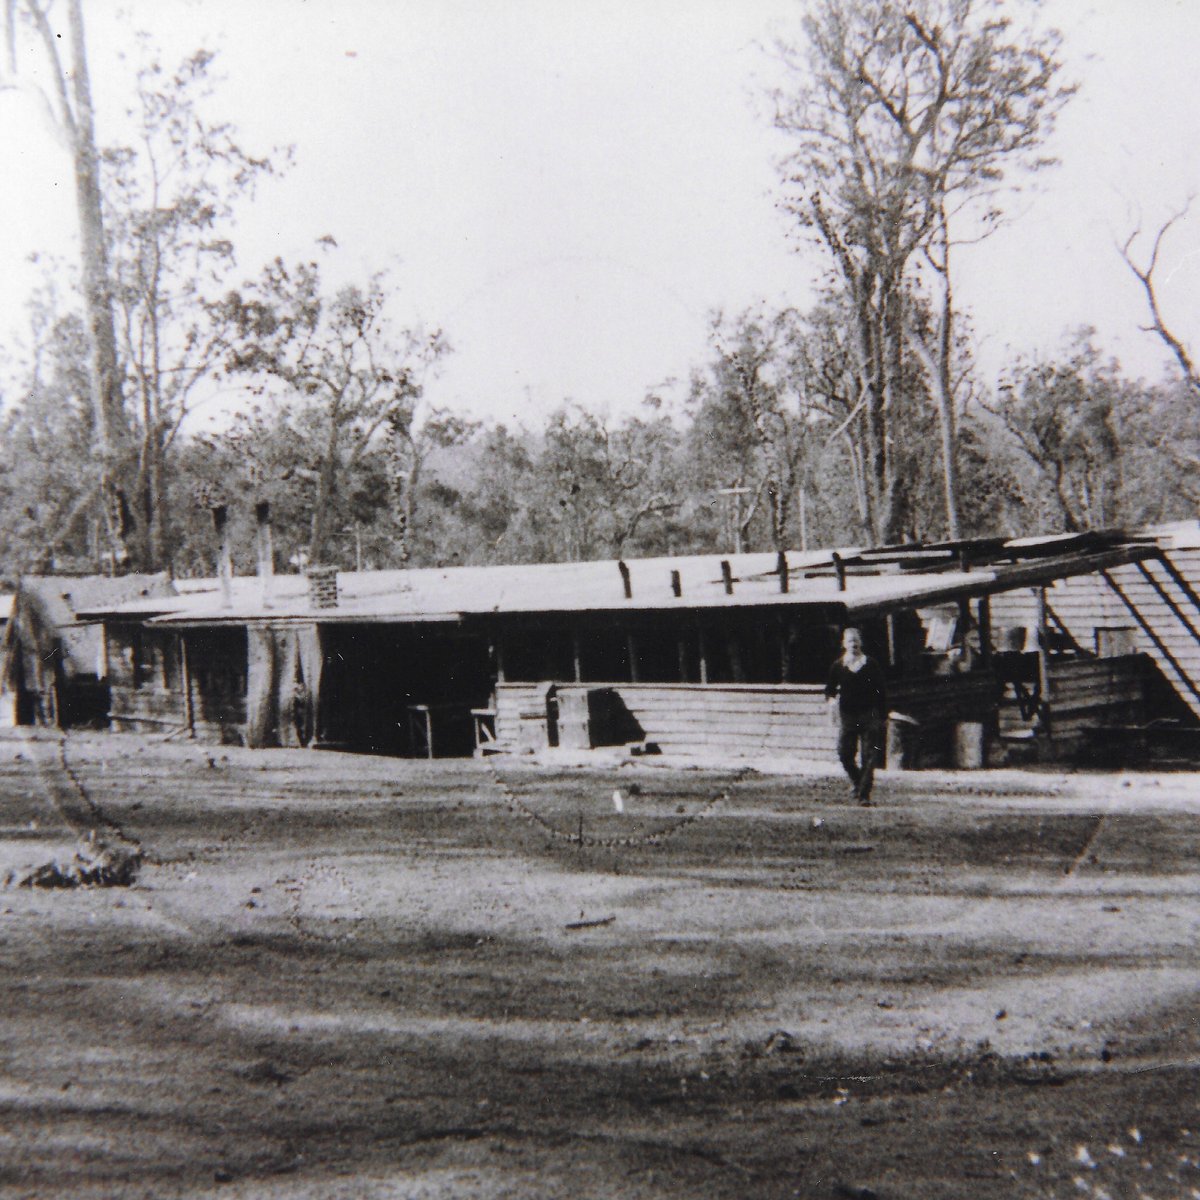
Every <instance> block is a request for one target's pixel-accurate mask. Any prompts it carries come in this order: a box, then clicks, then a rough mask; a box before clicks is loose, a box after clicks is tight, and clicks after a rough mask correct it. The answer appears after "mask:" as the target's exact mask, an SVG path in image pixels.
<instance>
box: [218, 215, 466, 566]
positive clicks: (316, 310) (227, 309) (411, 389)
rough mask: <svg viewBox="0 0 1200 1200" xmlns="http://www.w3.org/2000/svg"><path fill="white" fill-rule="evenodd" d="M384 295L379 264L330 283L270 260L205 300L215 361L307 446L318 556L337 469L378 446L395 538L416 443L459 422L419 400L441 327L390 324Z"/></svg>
mask: <svg viewBox="0 0 1200 1200" xmlns="http://www.w3.org/2000/svg"><path fill="white" fill-rule="evenodd" d="M322 241H324V242H326V243H331V242H332V239H331V238H325V239H322ZM388 301H389V292H388V287H387V281H386V278H385V277H384V276H383V275H382V274H376V275H373V276H372V277H371V278H370V279H369V280H368V281H367V282H366V283H365V284H361V285H356V284H351V285H347V286H345V287H342V288H337V289H332V290H331V289H328V288H326V286H325V284H324V281H323V279H322V276H321V269H320V266H319V265H318V263H317V262H315V261H308V262H302V263H298V264H295V265H292V266H289V265H287V264H285V263H284V262H283V261H282V260H281V259H276V260H275V261H274V262H273V263H271V264H269V265H268V266H267V267H265V268H264V269H263V271H262V272H261V274H260V275H259V277H258V278H257V279H256V280H253V281H251V282H249V283H247V284H246V285H245V286H243V287H241V288H236V289H232V290H230V291H228V292H227V293H226V294H225V296H224V297H222V299H221V300H220V301H219V302H217V303H216V304H215V305H214V306H213V313H214V319H216V320H217V321H219V322H220V323H222V325H223V326H225V327H226V328H227V329H228V331H229V334H228V344H227V348H226V353H225V360H224V361H225V369H226V371H227V372H228V373H229V374H231V375H233V376H237V377H241V378H243V379H245V380H246V381H247V386H248V387H249V388H250V389H251V390H252V391H254V392H256V393H258V394H260V395H263V396H269V397H274V398H275V399H276V400H278V401H280V402H285V403H286V404H287V405H288V407H289V408H290V409H291V410H292V418H293V420H294V423H295V427H296V428H297V429H298V430H299V432H300V434H301V436H302V438H303V440H304V442H305V444H306V445H307V447H308V448H309V449H308V455H309V465H308V466H307V467H306V468H305V471H306V472H307V476H306V478H307V479H308V480H309V481H310V482H311V484H312V488H311V498H310V513H311V522H310V539H309V546H308V551H307V552H308V555H309V557H310V558H311V560H312V561H313V562H319V561H321V559H322V557H323V556H324V555H325V553H326V550H327V548H328V546H329V543H330V540H331V537H332V535H333V534H334V532H335V517H336V512H337V506H338V502H339V496H340V494H341V491H342V487H343V483H344V478H345V475H346V473H347V471H348V470H350V469H352V468H354V467H355V466H357V465H358V464H359V463H360V462H361V461H362V459H363V458H364V456H365V455H367V454H368V453H369V452H370V451H372V450H380V449H382V448H383V447H385V446H386V447H388V448H389V450H388V452H389V454H390V456H391V459H392V468H391V483H392V491H393V500H394V517H395V523H396V527H397V531H398V536H399V538H400V539H401V545H402V546H403V539H404V538H405V537H406V536H407V533H406V530H407V528H408V526H409V524H410V523H411V518H412V503H413V499H412V495H413V489H414V488H415V484H416V480H417V477H418V475H419V471H420V462H421V456H422V454H423V453H424V451H425V447H426V445H427V444H428V445H432V444H435V443H438V442H444V441H445V440H446V439H447V438H449V439H450V440H453V439H454V438H455V437H457V436H466V435H467V434H468V433H469V430H468V429H467V427H466V426H461V427H460V426H458V425H456V424H455V423H454V421H453V419H452V418H451V417H449V415H448V414H444V413H440V412H439V413H431V412H424V413H423V412H422V411H421V410H420V408H419V405H420V402H421V400H422V398H423V396H424V391H425V384H426V381H427V379H428V378H429V376H430V374H431V373H432V372H433V371H434V370H435V369H436V368H437V365H438V363H439V362H440V361H441V359H442V358H443V357H444V356H445V355H446V354H447V353H448V352H449V344H448V342H447V340H446V338H445V336H444V335H443V333H442V331H441V330H432V331H429V330H425V329H423V328H421V327H419V326H415V325H414V326H408V327H403V328H399V327H397V326H396V325H395V323H394V322H393V321H392V320H391V319H390V317H389V315H388V311H387V309H388ZM427 423H428V428H426V427H425V426H426V424H427ZM302 478H305V477H302ZM401 557H404V555H403V552H402V554H401Z"/></svg>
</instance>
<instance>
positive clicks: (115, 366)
mask: <svg viewBox="0 0 1200 1200" xmlns="http://www.w3.org/2000/svg"><path fill="white" fill-rule="evenodd" d="M63 7H64V6H59V8H58V9H57V10H56V9H55V6H54V4H53V0H6V3H5V37H6V41H7V56H6V57H7V64H6V65H7V71H6V74H5V77H4V84H5V85H6V86H16V85H17V84H18V83H19V82H20V81H19V79H18V77H17V65H18V63H19V61H20V57H21V56H20V55H19V54H18V40H19V39H20V38H21V37H22V35H23V34H25V33H27V32H28V31H32V33H33V35H34V37H35V38H36V40H37V41H38V42H39V43H40V45H41V47H42V49H43V51H44V53H45V56H46V59H47V62H48V64H49V67H50V72H51V78H52V86H53V91H52V94H51V95H50V96H49V97H47V100H48V101H49V102H50V105H51V108H52V111H53V113H54V116H55V119H56V121H57V125H58V130H59V133H60V136H61V137H62V140H63V141H64V143H65V144H66V146H67V147H68V149H69V151H70V154H71V158H72V163H73V167H74V178H75V204H76V209H77V212H78V215H79V234H80V251H81V258H82V277H83V300H84V314H85V324H86V327H87V332H88V340H89V349H90V355H89V393H90V401H91V406H92V412H93V416H94V421H95V439H96V442H95V452H96V455H97V457H98V459H99V462H100V489H101V493H102V497H103V502H104V517H105V521H104V524H105V529H106V532H107V539H108V543H109V554H110V555H111V561H112V563H113V564H114V565H123V564H125V563H127V562H129V561H130V555H129V549H128V546H127V541H128V539H129V536H130V535H131V534H132V533H133V532H134V528H133V513H132V510H131V508H130V506H129V503H128V500H127V498H126V496H125V493H124V490H123V488H122V487H121V483H120V466H121V461H122V458H123V457H124V455H125V452H126V448H127V446H128V442H129V433H130V431H129V422H128V416H127V413H126V409H125V397H124V393H123V389H122V374H121V369H120V365H119V360H118V354H117V336H116V328H115V323H114V320H113V301H112V287H111V277H110V273H109V262H108V242H107V239H106V237H105V229H104V207H103V203H102V198H101V188H100V155H99V152H98V150H97V147H96V129H95V117H94V112H93V107H92V90H91V78H90V75H89V73H88V61H87V46H86V42H85V38H84V26H83V9H82V3H81V0H66V4H65V9H66V15H65V25H66V28H67V33H68V36H67V38H66V39H65V40H64V39H63V38H62V37H61V28H62V25H63V23H64V19H63V18H62V16H61V13H62V9H63Z"/></svg>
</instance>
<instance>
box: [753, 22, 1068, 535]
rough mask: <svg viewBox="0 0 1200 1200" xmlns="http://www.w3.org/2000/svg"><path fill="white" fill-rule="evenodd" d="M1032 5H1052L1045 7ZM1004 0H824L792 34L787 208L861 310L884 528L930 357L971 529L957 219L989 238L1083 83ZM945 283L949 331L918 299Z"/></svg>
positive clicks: (860, 368)
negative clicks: (956, 361) (960, 467)
mask: <svg viewBox="0 0 1200 1200" xmlns="http://www.w3.org/2000/svg"><path fill="white" fill-rule="evenodd" d="M1025 7H1026V9H1027V11H1032V10H1034V9H1035V8H1036V5H1034V4H1027V5H1026V6H1025ZM1012 8H1013V6H1012V5H1006V4H1004V3H1003V0H907V2H905V3H896V2H895V0H857V2H856V3H853V4H847V3H844V2H843V0H812V3H811V4H810V6H809V8H808V12H807V15H806V16H805V17H804V19H803V22H802V37H801V38H800V39H799V40H797V41H794V42H787V41H780V42H779V43H778V44H777V51H778V57H779V60H780V63H781V64H782V70H783V72H784V81H783V83H781V85H780V86H778V87H776V88H775V89H774V90H773V91H772V93H771V95H772V97H773V100H774V119H775V125H776V127H777V128H778V129H779V130H781V131H782V132H783V133H784V134H785V135H786V136H787V137H788V139H789V140H790V143H791V148H790V150H789V152H788V154H787V155H786V157H785V158H784V159H783V161H782V163H781V173H782V180H783V184H784V193H785V194H784V204H785V206H786V208H787V209H788V211H790V213H791V214H792V215H793V216H794V217H795V218H796V219H797V221H798V222H799V224H800V226H801V228H802V229H803V230H805V231H806V232H807V233H808V234H810V235H811V236H812V237H813V238H814V239H815V240H816V242H817V243H818V244H819V245H820V246H821V247H823V249H824V250H825V251H826V252H827V253H828V255H829V260H830V262H831V272H830V286H831V287H832V288H833V289H834V290H835V291H836V292H837V293H839V294H840V295H841V296H842V297H843V298H844V300H845V303H846V306H847V309H848V311H849V314H850V317H851V320H852V332H853V339H852V349H853V353H854V360H855V363H854V369H855V375H856V391H857V395H856V396H855V400H854V412H855V420H856V421H858V422H859V423H860V425H861V430H862V438H861V440H862V443H863V445H864V447H865V454H866V479H867V484H868V491H867V498H868V508H869V512H868V523H869V526H870V532H871V534H872V535H873V536H874V538H875V539H876V540H877V541H890V540H895V539H896V538H897V537H899V536H900V535H901V533H902V531H903V525H904V522H905V516H906V505H905V502H904V496H903V492H904V490H905V487H906V479H907V459H908V458H909V457H911V455H912V454H914V453H916V452H918V449H919V447H914V446H912V445H911V444H910V439H909V438H908V437H907V436H906V430H905V429H904V428H903V426H902V423H901V422H900V421H899V420H898V419H897V416H898V414H899V412H900V409H901V403H900V399H901V392H902V391H903V389H904V387H905V375H906V372H908V371H909V368H908V367H907V365H906V363H905V359H906V357H907V356H908V354H909V353H910V351H914V348H915V353H917V354H918V355H919V356H920V361H921V362H922V364H923V366H924V367H925V369H926V374H927V375H928V377H929V379H928V386H929V388H930V390H931V392H932V394H933V395H934V396H935V398H936V402H937V408H938V414H939V420H940V427H941V440H942V457H943V466H944V493H945V511H946V525H947V529H948V531H949V532H950V533H951V535H953V534H955V533H956V532H957V528H958V506H957V496H956V485H955V412H954V396H953V394H952V374H951V372H952V368H951V365H950V364H951V356H952V351H953V345H954V332H953V320H954V299H953V289H952V286H951V283H952V271H951V261H950V257H951V248H952V246H953V245H954V244H955V238H956V236H957V235H956V233H955V226H956V224H959V223H961V224H963V227H964V228H969V230H970V232H971V233H972V235H973V236H982V235H985V234H986V233H987V232H988V231H989V230H991V229H992V228H994V227H995V226H996V224H997V223H998V222H999V221H1000V220H1001V219H1002V218H1003V215H1004V210H1003V207H1002V203H1001V201H1002V198H1003V196H1004V193H1005V191H1006V190H1007V189H1009V188H1011V187H1012V186H1013V182H1014V180H1013V176H1014V174H1015V173H1016V172H1017V171H1019V170H1030V169H1036V168H1038V167H1040V166H1044V165H1046V164H1047V163H1048V162H1050V161H1051V160H1050V159H1049V158H1047V157H1046V156H1045V155H1044V154H1043V153H1042V152H1041V148H1042V145H1043V143H1044V141H1045V139H1046V137H1047V135H1048V134H1049V132H1050V131H1051V129H1052V127H1053V124H1054V119H1055V117H1056V115H1057V113H1058V112H1059V111H1060V109H1061V107H1062V105H1063V104H1064V103H1065V102H1066V100H1067V98H1068V97H1069V96H1070V95H1071V92H1072V89H1071V88H1070V87H1069V86H1066V85H1064V84H1063V83H1062V82H1061V80H1060V74H1061V64H1060V61H1059V44H1060V39H1059V36H1058V34H1057V33H1056V32H1054V31H1040V32H1039V31H1038V30H1036V29H1034V28H1032V26H1031V25H1029V24H1025V25H1020V26H1018V25H1017V24H1016V23H1015V22H1014V21H1013V19H1012V18H1011V17H1010V16H1009V15H1008V13H1009V11H1010V10H1011V9H1012ZM930 275H932V276H933V277H934V279H935V280H936V281H937V286H938V293H939V294H938V300H937V302H936V303H935V304H934V305H933V309H934V311H935V312H936V313H937V319H936V322H935V323H934V326H933V327H921V326H920V325H918V324H917V323H915V322H914V321H913V320H912V319H911V317H912V310H911V307H910V305H909V297H910V296H911V295H912V294H913V293H914V292H915V291H918V290H920V289H921V288H922V286H924V284H923V280H922V276H926V277H928V276H930Z"/></svg>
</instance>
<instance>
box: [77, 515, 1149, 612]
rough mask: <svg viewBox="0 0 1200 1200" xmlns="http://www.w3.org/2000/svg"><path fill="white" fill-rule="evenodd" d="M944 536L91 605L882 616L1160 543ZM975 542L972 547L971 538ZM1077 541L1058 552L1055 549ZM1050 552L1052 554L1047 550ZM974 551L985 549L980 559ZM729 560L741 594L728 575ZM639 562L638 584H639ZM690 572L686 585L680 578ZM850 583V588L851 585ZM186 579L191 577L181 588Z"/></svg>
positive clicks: (419, 573)
mask: <svg viewBox="0 0 1200 1200" xmlns="http://www.w3.org/2000/svg"><path fill="white" fill-rule="evenodd" d="M984 544H985V543H984V542H982V541H981V542H979V543H974V544H969V543H953V544H951V543H945V544H942V545H941V546H935V547H914V548H910V549H908V550H905V549H897V548H883V549H880V550H874V551H872V550H858V549H852V548H848V549H844V550H840V551H830V550H819V551H811V552H804V553H800V552H789V553H788V555H787V567H788V590H787V592H786V593H785V592H783V591H782V590H781V587H780V583H781V581H780V576H779V572H778V558H777V556H776V555H775V554H774V553H755V554H737V555H726V556H720V555H689V556H680V557H662V558H645V559H630V560H629V561H628V562H626V563H624V564H620V563H618V562H616V561H615V560H611V559H610V560H605V561H600V562H574V563H543V564H525V565H516V566H486V567H424V568H412V569H406V570H389V571H361V572H356V571H344V572H340V573H339V575H338V603H337V606H336V607H334V608H315V607H314V606H313V605H312V603H311V600H310V598H309V582H308V580H307V578H305V577H304V576H300V575H276V576H274V577H273V578H272V580H271V584H270V589H269V593H268V595H267V596H266V597H265V598H264V594H263V581H262V580H261V579H259V578H258V577H255V576H251V577H241V578H236V579H233V580H232V581H231V585H230V601H229V603H226V602H225V600H224V597H223V593H222V589H221V586H220V583H219V581H218V580H215V579H213V580H207V581H190V583H189V585H188V588H187V590H186V592H185V593H184V594H181V595H173V596H166V597H161V598H146V599H138V600H134V601H132V602H129V603H123V604H113V605H108V606H105V607H99V606H97V607H95V608H93V609H91V610H90V611H89V613H88V615H89V616H92V617H109V618H115V619H120V618H127V619H135V620H154V621H155V622H156V623H164V624H172V625H198V624H199V625H209V624H229V623H234V624H244V623H247V622H257V621H264V620H266V621H286V620H304V621H312V620H316V621H321V622H328V623H332V622H416V621H458V620H461V619H463V618H465V617H470V616H479V615H484V614H490V613H508V614H529V615H535V614H547V613H571V612H578V613H586V612H614V611H624V612H637V611H656V610H671V609H729V608H745V607H772V608H774V607H780V606H782V607H801V606H816V605H820V606H835V607H836V608H838V609H840V610H842V611H843V612H845V613H846V614H847V615H871V614H875V613H882V612H887V611H891V610H894V609H897V608H904V607H911V606H914V605H918V604H922V603H926V604H928V603H935V602H939V601H942V600H952V599H956V598H960V597H964V596H979V595H985V594H989V593H994V592H997V591H1002V590H1005V589H1008V588H1013V587H1021V586H1030V585H1034V584H1038V583H1040V582H1050V581H1053V580H1054V579H1059V578H1065V577H1068V576H1071V575H1076V574H1080V573H1085V572H1091V571H1095V570H1099V569H1102V568H1104V567H1107V566H1113V565H1116V564H1119V563H1124V562H1131V561H1136V560H1137V559H1138V558H1140V557H1145V556H1148V555H1152V554H1155V553H1157V549H1156V547H1155V546H1154V545H1153V544H1152V543H1147V542H1123V541H1121V540H1119V538H1118V537H1117V536H1115V535H1111V536H1098V535H1072V536H1071V537H1069V538H1038V539H1022V540H1021V541H1019V542H997V541H996V540H995V539H991V540H989V541H988V542H987V543H986V551H985V550H983V548H982V547H983V546H984ZM968 547H970V548H968ZM1051 548H1053V549H1057V550H1061V551H1065V552H1061V553H1054V552H1053V550H1052V549H1051ZM1048 551H1049V552H1048ZM972 553H974V554H976V555H977V556H983V555H984V554H985V553H986V560H985V561H979V557H976V558H975V559H972ZM723 562H728V564H729V571H730V575H731V579H732V592H727V591H726V586H725V581H724V578H723V573H722V564H723ZM622 566H624V567H625V569H626V571H627V573H628V581H629V589H630V595H628V596H627V595H626V591H625V576H624V575H623V573H622V569H621V568H622ZM673 572H678V576H679V585H680V595H678V596H676V595H675V593H674V590H673V586H672V573H673ZM843 585H844V586H843ZM181 590H182V589H181Z"/></svg>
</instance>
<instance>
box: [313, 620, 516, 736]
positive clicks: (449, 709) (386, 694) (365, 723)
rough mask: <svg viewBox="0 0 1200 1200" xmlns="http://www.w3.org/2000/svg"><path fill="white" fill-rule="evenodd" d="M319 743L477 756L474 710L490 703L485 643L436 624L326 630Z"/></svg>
mask: <svg viewBox="0 0 1200 1200" xmlns="http://www.w3.org/2000/svg"><path fill="white" fill-rule="evenodd" d="M322 646H323V649H324V657H325V666H324V673H323V676H322V679H321V701H320V718H319V719H320V723H321V741H322V742H324V743H326V744H332V745H336V746H339V747H341V748H344V749H346V750H357V751H362V752H364V753H370V754H394V755H406V756H411V757H426V756H428V757H431V758H432V757H437V758H454V757H467V756H470V755H471V754H473V753H474V750H475V736H474V722H473V720H472V716H471V710H472V709H481V708H486V707H487V706H488V704H489V703H490V702H491V696H492V686H493V676H492V669H491V663H490V656H489V652H488V645H487V642H486V640H485V639H484V638H482V637H479V636H475V635H472V634H468V633H464V632H462V631H461V630H459V629H458V628H453V629H447V628H445V627H444V626H436V625H424V626H422V625H357V626H343V625H326V626H323V627H322Z"/></svg>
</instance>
